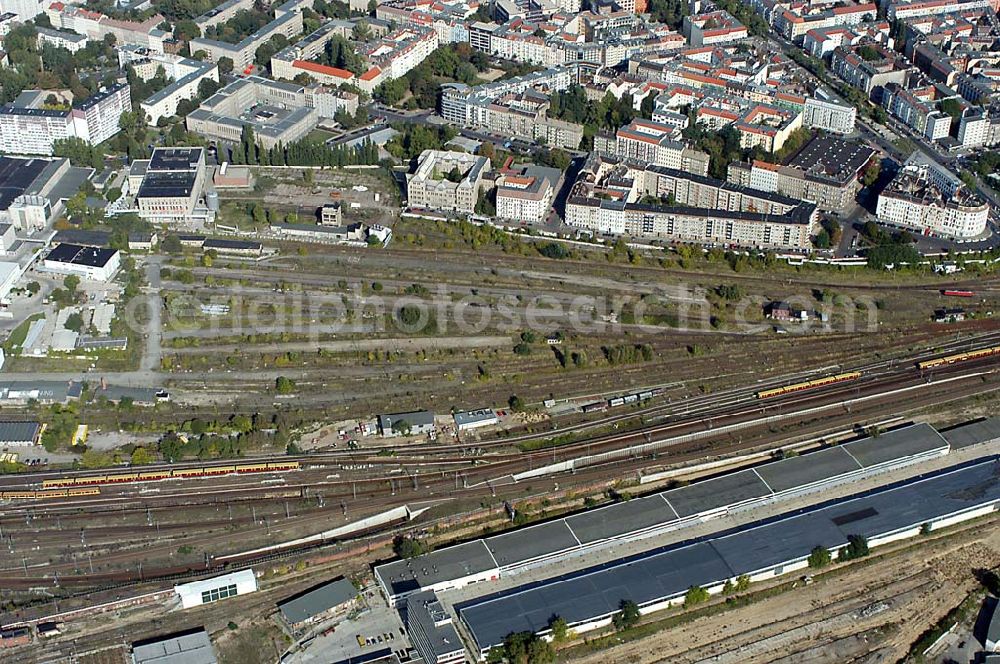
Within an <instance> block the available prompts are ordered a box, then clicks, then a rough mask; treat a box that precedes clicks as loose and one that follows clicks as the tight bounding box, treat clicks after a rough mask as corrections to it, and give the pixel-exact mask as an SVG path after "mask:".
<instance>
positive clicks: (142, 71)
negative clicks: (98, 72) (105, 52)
mask: <svg viewBox="0 0 1000 664" xmlns="http://www.w3.org/2000/svg"><path fill="white" fill-rule="evenodd" d="M118 63H119V66H120V67H121V68H122V69H124V68H125V67H126V66H131V67H132V68H133V69H134V70H135V73H136V75H137V76H139V78H141V79H143V80H144V81H145V80H149V79H151V78H153V77H154V76H156V74H157V72H158V71H159V70H160V69H162V70H163V73H164V75H166V77H167V78H169V79H170V81H171V82H170V84H169V85H167V86H166V87H165V88H163V89H162V90H160V91H158V92H155V93H153V94H152V95H150V96H149V97H148V98H147V99H144V100H143V101H142V102H140V103H139V106H140V108H141V109H142V112H143V115H145V118H146V122H147V123H149V124H156V122H157V121H158V120H159V119H160V118H169V117H171V116H174V115H176V114H177V105H178V104H179V103H180V102H181V101H183V100H185V99H193V98H194V97H196V96H197V95H198V85H199V84H200V83H201V82H202V81H203V80H205V79H209V80H212V81H215V82H216V83H218V82H219V67H218V66H217V65H216V64H214V63H211V62H202V61H200V60H194V59H192V58H184V57H181V56H179V55H174V54H171V53H157V52H156V51H152V50H150V49H147V48H142V47H139V46H130V45H126V46H122V47H119V49H118Z"/></svg>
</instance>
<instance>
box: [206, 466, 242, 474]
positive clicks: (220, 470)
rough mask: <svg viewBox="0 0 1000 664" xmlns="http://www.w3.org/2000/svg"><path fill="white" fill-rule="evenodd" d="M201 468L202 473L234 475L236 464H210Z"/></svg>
mask: <svg viewBox="0 0 1000 664" xmlns="http://www.w3.org/2000/svg"><path fill="white" fill-rule="evenodd" d="M201 470H202V475H232V474H233V473H235V472H236V466H209V467H208V468H202V469H201Z"/></svg>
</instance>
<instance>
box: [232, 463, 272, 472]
mask: <svg viewBox="0 0 1000 664" xmlns="http://www.w3.org/2000/svg"><path fill="white" fill-rule="evenodd" d="M266 470H267V464H266V463H245V464H241V465H239V466H236V472H237V473H262V472H264V471H266Z"/></svg>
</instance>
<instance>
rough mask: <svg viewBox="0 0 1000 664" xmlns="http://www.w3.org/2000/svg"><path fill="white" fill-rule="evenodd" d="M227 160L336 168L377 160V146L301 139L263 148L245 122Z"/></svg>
mask: <svg viewBox="0 0 1000 664" xmlns="http://www.w3.org/2000/svg"><path fill="white" fill-rule="evenodd" d="M229 160H230V162H232V163H233V164H251V165H255V166H329V167H331V168H338V167H343V166H354V165H358V164H377V163H379V154H378V146H376V145H375V144H374V143H372V142H371V141H366V142H365V143H363V144H362V145H361V146H359V147H357V148H352V147H347V146H344V145H334V146H329V145H326V144H325V143H321V142H316V141H310V140H302V141H298V142H297V143H292V144H291V145H287V146H285V145H281V144H280V143H279V144H278V145H275V146H274V147H271V148H264V147H262V146H260V145H258V144H257V139H256V137H255V135H254V130H253V127H251V126H249V125H245V126H244V127H243V132H242V134H241V136H240V142H239V143H237V144H236V146H235V147H234V148H233V149H232V150H231V153H230V159H229Z"/></svg>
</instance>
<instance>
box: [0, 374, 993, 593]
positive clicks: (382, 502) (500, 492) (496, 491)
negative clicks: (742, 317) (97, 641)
mask: <svg viewBox="0 0 1000 664" xmlns="http://www.w3.org/2000/svg"><path fill="white" fill-rule="evenodd" d="M929 386H931V387H934V388H936V391H935V395H934V397H933V399H929V400H930V401H932V402H933V401H936V400H940V399H943V400H948V399H952V398H955V397H956V396H961V395H962V394H964V393H969V394H975V393H979V392H981V391H982V384H981V380H979V377H977V376H971V377H968V379H967V380H964V381H963V382H962V383H961V384H956V383H948V384H941V383H931V384H929ZM873 387H879V385H875V386H873ZM828 396H833V397H834V402H835V403H836V397H838V396H843V395H828ZM815 398H817V397H816V396H810V397H809V399H810V400H812V399H815ZM898 399H899V395H897V398H896V400H897V401H898ZM801 400H803V401H804V400H806V397H805V395H802V398H801ZM924 400H928V399H926V398H924ZM904 402H906V403H907V404H909V405H913V404H914V403H916V401H915V400H914V398H913V396H912V395H906V397H905V399H904ZM892 403H895V401H892V400H890V401H889V403H888V404H887V403H886V402H885V401H880V400H873V401H872V402H871V403H870V405H869V406H868V407H867V411H866V410H865V409H861V408H859V409H858V410H856V411H854V412H853V413H847V412H839V413H838V414H839V417H840V418H841V419H843V420H847V421H856V420H857V419H858V418H859V417H861V416H862V415H864V414H865V413H866V412H871V414H873V415H876V416H877V415H880V414H882V413H883V409H884V408H885V407H886V406H887V405H891V404H892ZM827 424H829V423H827ZM808 428H809V427H808V426H807V427H800V429H801V430H802V431H805V430H807V429H808ZM748 433H749V432H748ZM768 435H769V434H768V432H767V431H766V429H765V431H763V432H762V436H763V437H765V438H766V437H768ZM758 444H760V441H759V440H757V439H755V438H749V437H747V438H744V437H743V436H741V437H740V438H739V439H738V440H736V441H731V440H728V441H715V442H713V441H712V440H699V441H692V442H689V443H685V444H683V445H678V446H676V447H673V448H670V449H669V450H667V451H665V452H660V453H653V454H649V455H643V456H642V457H640V458H634V459H632V458H629V459H624V460H620V461H615V462H611V463H605V464H600V465H596V466H592V467H587V468H584V469H582V470H579V471H577V472H576V474H574V475H573V476H572V480H569V481H571V482H574V483H580V482H591V481H597V480H601V479H605V478H607V477H608V476H609V468H613V470H614V475H616V476H622V475H623V474H624V475H625V476H628V474H630V473H632V472H638V471H639V470H641V469H642V468H643V467H644V466H647V465H651V464H657V465H660V464H662V463H663V458H662V457H663V456H664V455H665V454H666V455H669V457H670V458H671V459H672V460H676V461H679V460H682V459H684V458H690V459H696V458H701V457H704V456H705V455H706V454H720V453H724V452H727V453H728V452H736V451H740V450H745V449H747V448H750V447H752V446H754V445H758ZM489 470H490V471H491V472H495V471H496V470H497V468H495V467H492V466H491V467H490V468H489ZM453 481H454V480H453V478H452V477H450V476H447V475H446V476H444V477H440V478H426V481H424V482H422V483H421V484H420V485H413V486H408V485H406V484H403V485H398V486H396V487H394V488H390V487H381V488H375V489H374V490H369V491H366V492H365V493H364V494H363V495H362V494H361V493H360V492H359V494H358V496H357V499H358V500H361V501H362V502H364V503H365V505H366V506H368V507H369V508H371V509H372V510H381V509H386V508H388V507H391V506H395V505H398V504H403V503H406V502H410V501H413V500H420V499H424V500H426V499H427V498H429V497H432V496H436V497H441V498H442V499H454V498H463V499H467V500H468V499H472V500H475V499H481V498H486V497H487V496H489V497H491V498H492V499H500V498H501V497H503V496H506V495H513V496H515V497H516V496H518V495H519V494H520V497H523V493H522V492H521V491H520V489H515V488H514V487H511V486H507V487H504V486H501V485H491V484H489V483H486V484H484V485H481V486H477V487H469V488H465V487H457V488H454V487H453V486H452V485H453ZM454 482H455V484H457V481H454ZM327 495H329V496H330V497H329V500H330V502H331V503H333V502H334V501H335V497H334V495H333V494H327ZM345 497H346V496H345ZM330 511H331V510H327V513H326V514H322V513H321V512H317V514H316V517H315V518H312V517H308V516H307V517H305V518H300V519H297V520H295V523H293V524H289V526H290V527H294V528H297V529H298V530H297V531H296V532H299V531H300V530H301V528H302V527H312V528H314V529H322V524H323V522H324V521H326V522H328V520H329V516H330ZM313 521H315V522H316V523H315V525H313V526H310V523H311V522H313ZM146 530H147V531H148V530H149V529H146ZM261 530H262V528H261V526H260V524H259V523H258V524H254V525H253V526H251V527H250V528H247V529H241V532H243V533H245V535H246V539H247V541H250V539H249V538H250V537H252V536H254V533H259V532H260V531H261ZM269 530H273V531H274V532H273V537H278V536H280V534H281V533H282V531H283V530H286V528H283V527H280V526H269ZM314 532H315V530H314ZM292 534H293V533H289V537H291V536H292ZM220 537H221V535H220V534H218V533H211V532H210V533H206V534H204V535H194V536H192V537H187V538H185V539H184V540H183V541H184V542H185V543H188V544H191V545H196V546H198V548H199V549H204V550H210V549H213V550H216V551H218V546H219V540H220ZM273 537H272V538H269V539H273ZM265 541H267V540H265ZM174 546H175V544H168V545H167V546H166V547H160V548H159V550H160V552H161V553H162V552H163V551H164V550H165V549H172V547H174ZM157 548H158V547H156V546H152V547H143V548H139V549H136V550H129V551H121V552H115V553H108V554H107V555H102V557H101V560H102V561H103V562H104V563H106V564H116V565H117V564H126V565H127V564H128V563H129V562H131V561H134V560H135V559H136V558H150V557H152V556H153V555H154V553H156V551H157ZM220 553H221V552H220ZM296 553H301V551H295V550H291V551H288V552H285V553H283V554H282V555H295V554H296ZM79 566H80V562H79V560H77V561H75V562H63V563H57V564H51V565H48V566H46V568H45V572H44V573H43V575H42V576H41V577H37V576H34V577H29V576H27V571H28V570H27V569H25V572H24V574H16V573H15V574H10V572H11V571H12V570H8V573H7V574H2V575H0V583H6V582H7V581H9V582H10V584H13V585H11V586H9V587H34V586H39V585H48V584H51V583H52V576H53V574H56V573H58V574H60V575H61V576H60V582H61V583H62V584H64V585H66V584H72V583H79V584H80V585H93V584H94V583H97V582H99V581H102V580H107V581H109V582H110V581H115V580H118V581H123V580H132V581H135V580H139V578H140V574H142V573H140V572H139V571H138V570H131V571H125V572H119V573H108V574H106V575H104V576H91V577H89V578H86V579H71V578H70V577H68V576H66V575H67V574H68V573H69V572H71V571H72V570H74V569H77V570H78V569H79ZM164 570H165V571H171V570H172V568H170V567H167V568H164ZM171 573H173V572H171ZM144 574H145V576H144V577H142V578H146V579H148V578H151V577H153V576H159V575H160V570H159V569H147V570H146V572H145V573H144Z"/></svg>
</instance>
